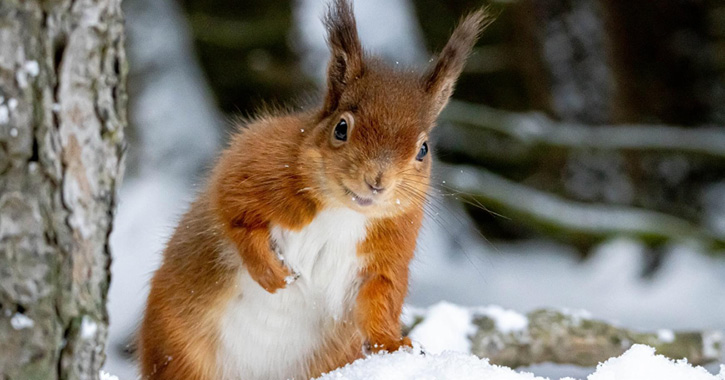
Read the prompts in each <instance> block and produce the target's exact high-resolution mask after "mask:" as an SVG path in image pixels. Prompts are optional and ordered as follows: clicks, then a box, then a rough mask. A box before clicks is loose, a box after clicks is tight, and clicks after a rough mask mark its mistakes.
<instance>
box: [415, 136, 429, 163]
mask: <svg viewBox="0 0 725 380" xmlns="http://www.w3.org/2000/svg"><path fill="white" fill-rule="evenodd" d="M426 154H428V142H427V141H426V142H424V143H423V145H421V147H420V151H418V155H417V156H415V159H416V160H418V161H423V157H425V155H426Z"/></svg>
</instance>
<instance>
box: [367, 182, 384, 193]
mask: <svg viewBox="0 0 725 380" xmlns="http://www.w3.org/2000/svg"><path fill="white" fill-rule="evenodd" d="M365 183H367V184H368V188H369V189H370V191H372V192H373V194H377V193H382V192H383V191H385V188H384V187H381V186H380V184H375V185H371V184H370V183H369V182H367V181H365Z"/></svg>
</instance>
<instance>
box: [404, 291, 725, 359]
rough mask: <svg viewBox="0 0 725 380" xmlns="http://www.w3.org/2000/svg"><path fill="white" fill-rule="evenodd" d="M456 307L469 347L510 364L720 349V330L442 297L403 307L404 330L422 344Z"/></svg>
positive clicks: (691, 355)
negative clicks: (647, 325) (637, 324)
mask: <svg viewBox="0 0 725 380" xmlns="http://www.w3.org/2000/svg"><path fill="white" fill-rule="evenodd" d="M461 312H464V313H467V314H468V321H469V323H470V329H469V332H468V334H467V335H466V336H467V339H469V340H470V343H471V349H470V353H472V354H474V355H476V356H478V357H480V358H488V359H490V361H491V363H494V364H498V365H505V366H509V367H520V366H528V365H532V364H536V363H544V362H552V363H559V364H575V365H579V366H587V367H590V366H595V365H597V363H600V362H603V361H605V360H607V359H608V358H610V357H614V356H619V355H621V354H622V353H624V352H625V351H626V350H627V349H629V348H630V347H631V346H632V345H634V344H646V345H649V346H652V347H654V348H655V349H657V351H658V352H659V353H661V354H663V355H665V356H668V357H670V358H673V359H680V358H687V360H688V362H690V363H692V364H694V365H703V364H707V363H711V362H714V361H717V360H719V359H720V356H721V355H722V350H723V346H722V334H721V333H720V332H719V331H707V332H673V331H670V330H660V331H659V332H656V333H641V332H636V331H632V330H629V329H625V328H621V327H617V326H614V325H611V324H608V323H606V322H603V321H598V320H594V319H591V318H590V317H589V316H588V314H587V313H584V312H578V313H571V312H565V311H555V310H546V309H540V310H535V311H532V312H530V313H528V314H526V315H521V314H518V313H515V312H512V311H507V310H503V309H501V308H499V307H496V306H491V307H484V308H461V307H459V306H455V305H451V304H447V303H441V304H438V305H435V306H433V307H431V308H430V309H428V310H420V309H417V310H415V309H414V310H410V309H408V310H407V315H406V316H405V318H404V330H405V331H409V332H410V335H411V336H413V337H414V339H416V338H415V337H416V335H418V336H419V337H420V340H421V343H422V344H423V346H424V347H425V345H426V342H425V337H426V332H425V331H423V330H433V329H436V328H438V329H439V332H444V333H445V332H446V329H447V328H448V326H446V325H445V323H444V322H443V321H450V316H451V315H452V314H460V313H461ZM443 314H446V316H447V317H448V318H446V317H442V315H443ZM406 320H407V321H406ZM459 320H460V319H459ZM426 324H428V325H427V326H426ZM441 330H442V331H441ZM421 333H422V334H421ZM428 336H429V335H428Z"/></svg>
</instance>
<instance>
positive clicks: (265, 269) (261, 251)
mask: <svg viewBox="0 0 725 380" xmlns="http://www.w3.org/2000/svg"><path fill="white" fill-rule="evenodd" d="M229 235H230V238H231V239H232V241H234V244H235V245H236V247H237V251H239V255H240V256H241V257H242V262H243V263H244V266H245V267H246V268H247V270H248V271H249V275H250V276H251V277H252V279H254V281H256V282H257V283H259V285H260V286H262V288H264V290H266V291H268V292H270V293H274V292H276V291H277V290H278V289H281V288H284V287H285V286H286V285H287V283H286V281H285V280H286V279H287V278H288V276H291V275H292V272H291V271H290V270H289V268H287V266H285V265H284V262H283V261H282V260H280V259H279V257H278V256H277V254H276V253H275V252H274V251H273V250H272V247H271V243H270V235H269V228H263V227H258V228H247V227H234V228H231V229H230V230H229Z"/></svg>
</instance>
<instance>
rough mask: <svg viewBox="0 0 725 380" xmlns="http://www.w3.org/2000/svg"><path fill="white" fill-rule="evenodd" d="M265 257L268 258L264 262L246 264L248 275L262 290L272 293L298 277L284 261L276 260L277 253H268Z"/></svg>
mask: <svg viewBox="0 0 725 380" xmlns="http://www.w3.org/2000/svg"><path fill="white" fill-rule="evenodd" d="M267 257H269V259H268V260H265V261H264V262H261V263H255V264H256V265H247V269H248V270H249V275H250V276H251V277H252V279H254V281H256V282H257V283H258V284H259V286H261V287H262V288H264V290H266V291H268V292H270V293H274V292H276V291H277V290H279V289H282V288H285V287H286V286H287V285H289V284H291V283H292V282H294V280H296V279H297V277H299V275H298V274H297V273H296V272H294V271H292V270H291V269H290V268H288V267H287V266H286V265H285V264H284V261H282V260H278V259H277V255H275V254H270V255H267Z"/></svg>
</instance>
